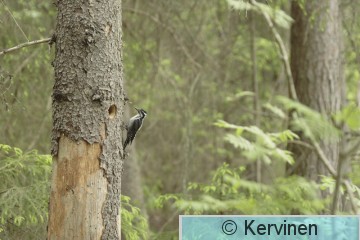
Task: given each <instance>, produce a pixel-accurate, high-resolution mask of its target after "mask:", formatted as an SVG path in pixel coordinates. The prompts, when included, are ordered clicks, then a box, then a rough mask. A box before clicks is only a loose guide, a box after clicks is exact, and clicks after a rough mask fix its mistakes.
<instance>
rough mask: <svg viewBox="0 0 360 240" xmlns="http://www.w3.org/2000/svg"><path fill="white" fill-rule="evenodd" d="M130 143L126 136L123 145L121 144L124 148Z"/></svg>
mask: <svg viewBox="0 0 360 240" xmlns="http://www.w3.org/2000/svg"><path fill="white" fill-rule="evenodd" d="M129 143H130V140H129V138H126V140H125V142H124V145H123V149H124V150H125V148H126V146H127V145H128V144H129Z"/></svg>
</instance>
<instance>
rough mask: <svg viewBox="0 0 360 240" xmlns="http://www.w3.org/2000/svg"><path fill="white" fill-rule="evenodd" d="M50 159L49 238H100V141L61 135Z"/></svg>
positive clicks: (102, 189) (104, 186)
mask: <svg viewBox="0 0 360 240" xmlns="http://www.w3.org/2000/svg"><path fill="white" fill-rule="evenodd" d="M59 145H60V146H61V148H60V150H59V153H58V156H57V158H56V159H55V161H54V174H53V181H52V182H53V184H55V186H54V185H53V189H54V190H55V191H53V192H52V193H51V199H52V201H51V202H50V212H51V213H52V214H50V219H49V226H48V227H49V233H51V234H50V235H49V239H90V237H92V238H93V239H100V237H101V235H102V231H103V224H102V223H103V218H102V214H101V210H102V206H103V203H104V202H105V198H106V192H107V180H106V178H104V177H103V174H104V172H103V169H101V168H100V154H101V147H100V144H98V143H96V144H88V143H87V142H85V141H82V140H81V141H79V142H73V141H72V140H71V139H69V138H67V137H65V136H63V137H61V138H60V144H59Z"/></svg>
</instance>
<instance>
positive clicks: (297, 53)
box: [291, 0, 345, 181]
mask: <svg viewBox="0 0 360 240" xmlns="http://www.w3.org/2000/svg"><path fill="white" fill-rule="evenodd" d="M304 4H305V5H304V6H303V8H302V7H301V6H299V3H298V1H292V7H291V14H292V17H293V19H294V20H295V22H294V24H293V26H292V29H291V68H292V73H293V77H294V83H295V88H296V93H297V95H298V98H299V100H300V102H302V103H303V104H305V105H307V106H309V107H311V108H313V109H315V110H317V111H319V112H320V113H322V114H324V115H327V116H330V114H332V113H334V112H337V111H339V110H340V107H341V106H342V104H343V102H344V90H345V87H344V86H345V85H344V78H343V66H342V59H343V57H342V32H341V19H340V13H339V1H338V0H324V1H317V0H307V1H305V3H304ZM304 140H305V141H306V139H304ZM320 145H321V148H322V149H323V151H324V152H325V154H326V156H327V158H328V159H330V160H331V162H332V164H333V166H334V168H336V165H337V162H338V159H339V142H338V139H334V138H333V139H325V140H323V141H322V142H321V143H320ZM292 151H293V152H294V153H295V158H296V160H297V164H296V165H295V166H296V168H295V169H293V172H292V173H296V174H299V175H301V176H305V177H307V178H308V179H311V180H315V181H318V180H319V176H320V175H329V174H328V171H327V170H326V168H325V167H324V165H323V164H322V163H321V161H320V160H319V158H318V156H317V153H316V152H315V150H312V149H309V148H303V147H296V146H292Z"/></svg>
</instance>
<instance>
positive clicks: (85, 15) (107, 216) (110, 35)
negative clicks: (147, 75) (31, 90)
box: [48, 0, 124, 239]
mask: <svg viewBox="0 0 360 240" xmlns="http://www.w3.org/2000/svg"><path fill="white" fill-rule="evenodd" d="M56 5H57V7H58V16H57V25H56V30H55V39H56V53H55V60H54V62H53V64H54V68H55V84H54V92H53V136H52V155H53V162H54V165H53V176H52V182H51V196H50V204H49V223H48V239H100V238H101V239H120V228H121V227H120V221H121V219H120V193H121V191H120V184H121V175H122V163H123V161H122V156H123V150H122V141H121V139H122V131H121V126H122V120H123V106H124V101H123V100H124V97H123V86H122V62H121V58H122V57H121V1H120V0H109V1H106V2H103V1H80V0H61V1H60V0H58V1H57V2H56Z"/></svg>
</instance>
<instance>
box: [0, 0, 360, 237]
mask: <svg viewBox="0 0 360 240" xmlns="http://www.w3.org/2000/svg"><path fill="white" fill-rule="evenodd" d="M359 6H360V5H359V1H357V0H344V1H340V0H338V1H337V0H324V1H311V0H298V1H285V0H272V1H258V2H256V1H236V0H228V1H225V0H224V1H218V0H206V1H205V0H199V1H191V0H183V1H165V0H157V1H152V0H151V1H149V0H132V1H130V0H124V1H123V3H122V11H123V16H122V25H123V62H124V76H125V78H124V79H125V80H124V81H125V91H126V94H127V97H128V98H129V99H130V103H129V104H128V106H129V108H128V114H135V111H134V108H133V107H142V108H144V109H145V110H146V111H147V112H148V117H147V118H146V119H145V123H144V126H143V128H142V129H141V131H140V133H139V134H138V136H137V139H136V141H135V142H136V144H133V145H132V146H131V147H130V148H131V150H130V159H128V161H126V162H125V168H124V176H123V183H122V188H123V189H122V193H123V195H124V196H123V197H122V209H123V211H122V219H123V220H122V224H123V225H122V232H123V236H124V237H125V239H177V234H178V230H177V229H178V215H179V214H357V213H358V211H359V206H360V191H359V188H358V186H359V184H360V175H359V174H358V171H359V166H360V162H359V154H358V153H359V152H358V148H359V146H360V139H359V133H360V131H359V129H360V111H359V107H358V106H359V103H360V82H359V78H360V73H359V67H360V49H359V42H360V25H359V23H360V21H359V16H358V15H357V13H358V12H359V11H360V7H359ZM56 14H57V13H56V8H55V6H54V5H53V3H52V2H51V1H42V0H26V1H25V0H17V1H9V0H0V113H1V114H0V179H1V180H0V239H45V238H46V226H47V217H48V200H49V184H50V182H49V181H50V175H51V166H52V161H51V156H50V155H49V154H50V149H51V140H50V135H51V131H52V110H51V103H52V97H51V96H52V87H53V85H54V80H53V79H54V77H53V76H54V73H53V67H52V61H53V59H54V50H53V49H52V47H50V46H49V45H48V44H46V43H42V44H36V45H35V44H34V45H32V46H28V47H24V48H21V49H20V50H19V51H16V52H15V51H14V52H11V53H3V52H1V51H2V50H4V49H8V48H11V47H14V46H17V45H19V44H21V43H24V42H29V41H33V40H40V39H46V38H48V37H51V34H52V33H53V32H54V28H55V20H56ZM45 42H48V41H45ZM129 116H130V115H129Z"/></svg>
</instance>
